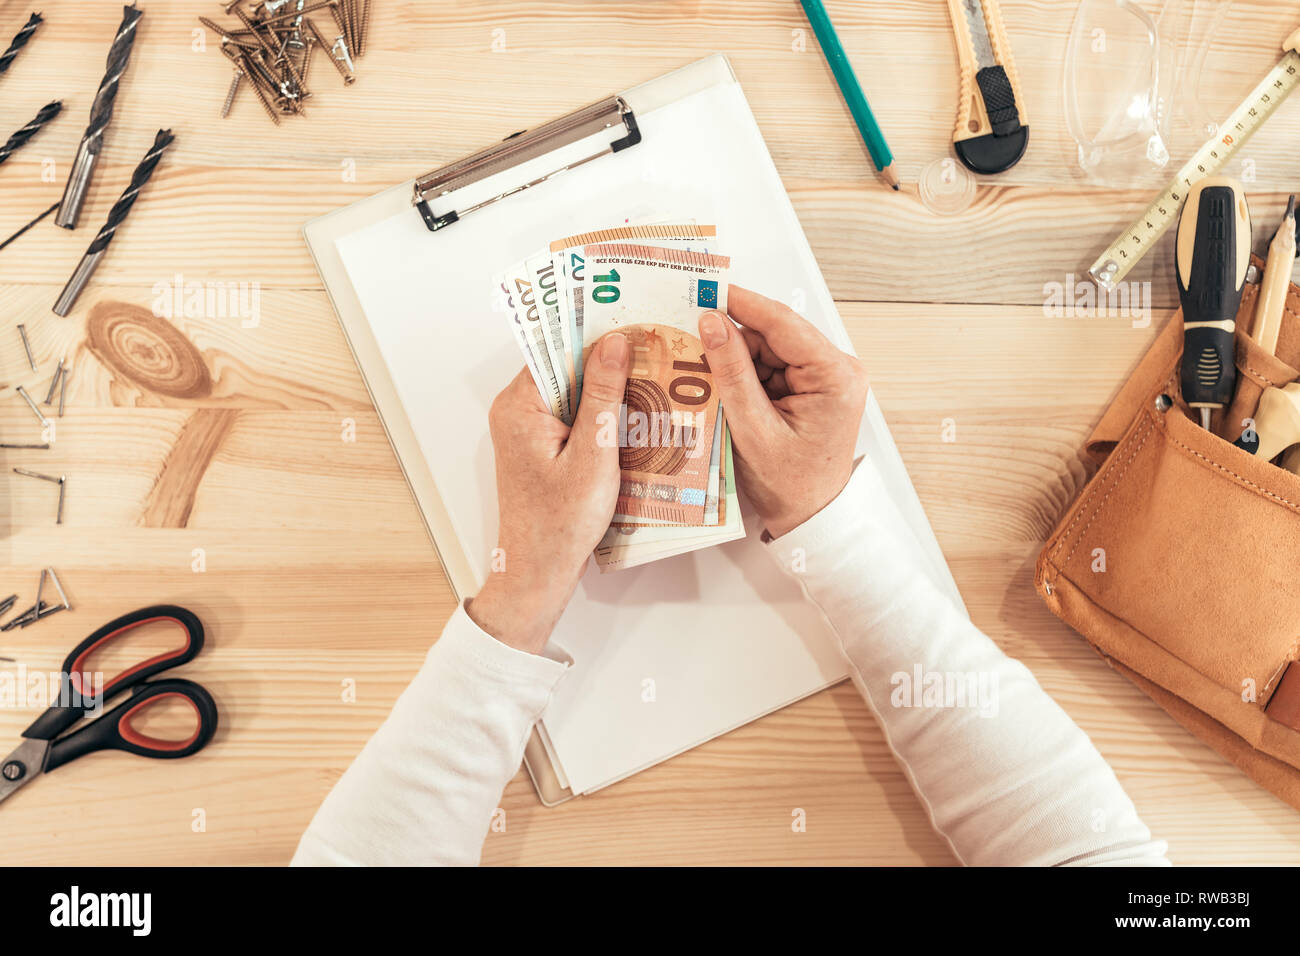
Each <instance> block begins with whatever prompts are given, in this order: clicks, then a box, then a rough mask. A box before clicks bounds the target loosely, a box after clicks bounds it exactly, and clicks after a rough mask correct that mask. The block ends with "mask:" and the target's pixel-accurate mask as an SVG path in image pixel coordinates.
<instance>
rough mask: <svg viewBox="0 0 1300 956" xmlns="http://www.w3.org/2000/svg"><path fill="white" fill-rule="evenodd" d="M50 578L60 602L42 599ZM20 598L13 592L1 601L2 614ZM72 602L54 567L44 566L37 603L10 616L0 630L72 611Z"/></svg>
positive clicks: (7, 658) (37, 592)
mask: <svg viewBox="0 0 1300 956" xmlns="http://www.w3.org/2000/svg"><path fill="white" fill-rule="evenodd" d="M47 577H48V578H49V579H50V581H51V582H53V584H54V590H56V591H58V592H59V602H60V603H58V604H46V603H45V601H44V600H42V597H41V596H42V595H43V594H44V593H45V579H46V578H47ZM17 600H18V595H17V594H11V595H9V597H7V598H5V599H4V600H3V601H0V614H8V613H9V611H10V610H11V609H12V608H13V606H14V602H15V601H17ZM71 610H72V604H71V603H70V602H69V601H68V595H67V594H65V593H64V591H63V585H62V584H60V583H59V576H58V575H57V574H55V573H54V569H53V568H43V569H42V570H41V580H40V583H38V584H37V585H36V603H35V604H33V605H32V606H31V607H29V608H28V609H27V610H25V611H22V612H20V613H19V614H17V615H16V616H14V617H12V618H10V619H9V620H8V621H7V622H5V623H4V624H3V625H0V631H12V630H13V629H14V628H15V627H27V626H28V625H29V624H35V623H36V622H37V621H40V620H43V619H44V618H47V617H49V616H50V615H51V614H57V613H59V612H60V611H71ZM3 659H4V660H13V658H11V657H6V658H3Z"/></svg>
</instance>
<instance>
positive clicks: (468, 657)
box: [429, 601, 571, 686]
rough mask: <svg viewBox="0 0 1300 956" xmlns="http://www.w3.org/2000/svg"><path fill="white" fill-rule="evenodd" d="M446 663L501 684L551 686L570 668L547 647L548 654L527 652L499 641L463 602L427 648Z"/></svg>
mask: <svg viewBox="0 0 1300 956" xmlns="http://www.w3.org/2000/svg"><path fill="white" fill-rule="evenodd" d="M429 655H430V657H433V656H434V655H437V656H438V657H439V658H441V659H442V662H443V663H444V664H445V665H448V666H451V667H452V668H454V669H456V670H461V671H477V672H479V673H482V674H483V675H484V676H485V677H490V678H492V679H495V680H498V681H501V682H504V683H512V684H513V683H538V684H543V685H546V686H554V685H555V684H557V683H559V680H560V678H561V677H563V676H564V674H565V672H566V671H568V669H569V664H570V663H571V662H570V661H567V660H559V659H556V658H557V655H555V652H554V651H552V650H551V649H550V648H549V647H548V648H547V655H548V656H542V655H540V654H529V653H528V652H527V651H521V650H518V649H516V648H513V647H510V646H509V645H507V644H502V643H501V642H500V641H498V640H497V639H496V638H495V637H493V636H492V635H491V634H489V633H488V632H487V631H485V630H483V629H482V628H481V627H479V626H478V625H477V624H475V623H474V619H473V618H471V617H470V616H469V614H468V613H467V612H466V610H465V602H464V601H462V602H461V604H460V606H459V607H457V608H456V610H455V612H454V613H453V614H452V615H451V617H450V618H449V619H448V620H447V626H446V627H445V628H444V629H443V632H442V637H440V638H438V642H437V643H436V644H434V645H433V648H432V649H431V650H430V651H429Z"/></svg>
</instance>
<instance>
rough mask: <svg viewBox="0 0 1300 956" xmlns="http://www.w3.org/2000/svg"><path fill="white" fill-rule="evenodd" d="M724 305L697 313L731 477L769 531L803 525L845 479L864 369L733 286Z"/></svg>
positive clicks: (778, 308)
mask: <svg viewBox="0 0 1300 956" xmlns="http://www.w3.org/2000/svg"><path fill="white" fill-rule="evenodd" d="M727 308H728V311H729V312H730V313H731V318H732V319H734V320H735V321H736V322H738V323H740V326H741V328H736V326H735V325H733V324H732V322H730V321H729V320H728V319H727V317H726V316H724V315H723V314H722V313H721V312H717V311H714V312H707V313H705V314H704V315H703V316H701V317H700V340H701V341H702V342H703V343H704V349H705V353H706V354H707V356H708V360H709V369H710V370H711V372H712V373H713V383H714V386H715V387H716V388H717V390H718V393H719V395H720V397H721V399H722V404H723V406H724V408H725V409H726V415H727V424H728V426H729V427H730V428H731V438H732V443H733V444H734V446H735V454H736V473H737V481H738V482H739V484H740V485H741V487H743V488H744V489H745V493H746V494H747V495H748V496H749V499H750V501H752V502H753V503H754V507H755V508H756V509H757V510H758V513H759V515H760V516H761V517H762V518H763V521H764V523H765V525H766V527H767V531H768V534H770V535H771V536H772V537H774V538H779V537H781V535H783V534H785V533H786V532H788V531H792V530H794V529H795V528H796V527H798V526H799V525H801V524H803V523H804V522H805V521H807V520H808V519H809V518H811V517H812V516H813V515H815V514H816V513H817V512H819V511H821V510H822V508H824V507H826V505H828V504H830V503H831V501H832V500H834V498H835V496H836V495H838V494H839V493H840V491H842V490H843V488H844V486H845V485H846V484H848V480H849V476H850V475H851V474H852V472H853V450H854V447H855V446H856V444H857V437H858V427H859V425H860V423H861V421H862V412H863V409H864V408H865V407H866V402H867V387H868V386H867V372H866V369H865V368H864V367H863V365H862V363H861V362H859V361H858V360H857V359H856V358H854V357H853V356H852V355H849V354H848V353H846V352H842V351H840V349H838V348H836V347H835V346H834V345H833V344H831V341H830V340H829V339H827V338H826V336H824V335H822V333H821V332H819V331H818V330H817V328H816V327H815V326H813V324H812V323H811V322H809V321H808V320H807V319H805V318H803V317H802V316H800V315H799V314H798V313H796V312H794V311H792V310H791V309H789V308H787V307H786V306H784V305H782V304H781V303H780V302H776V301H775V300H773V299H768V298H765V297H764V296H761V295H758V294H757V293H754V292H750V291H749V290H748V289H742V288H741V287H739V286H734V285H733V286H731V287H730V288H729V289H728V291H727Z"/></svg>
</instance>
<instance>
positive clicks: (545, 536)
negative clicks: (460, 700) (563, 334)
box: [466, 332, 629, 653]
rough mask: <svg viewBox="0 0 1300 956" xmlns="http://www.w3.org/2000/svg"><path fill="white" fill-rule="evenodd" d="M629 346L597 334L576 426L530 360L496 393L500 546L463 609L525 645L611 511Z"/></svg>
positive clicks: (548, 618)
mask: <svg viewBox="0 0 1300 956" xmlns="http://www.w3.org/2000/svg"><path fill="white" fill-rule="evenodd" d="M628 352H629V349H628V342H627V338H626V337H625V336H623V335H621V334H619V333H617V332H613V333H610V334H609V335H606V336H605V337H604V338H602V339H601V340H600V341H599V342H598V343H597V344H596V347H595V348H594V349H593V350H592V352H591V354H590V355H589V356H588V359H587V362H586V365H585V366H584V376H583V381H582V399H581V401H580V403H579V405H578V413H577V415H576V416H575V417H574V420H573V427H572V428H570V427H569V426H567V425H565V424H564V422H562V421H560V420H559V419H558V418H556V417H555V416H554V415H552V414H551V413H550V411H549V410H548V409H547V407H546V405H545V404H544V403H543V401H542V397H541V396H540V395H539V394H538V393H537V386H536V385H534V384H533V380H532V376H530V375H529V373H528V369H523V370H522V371H521V372H520V373H519V374H518V375H516V376H515V378H514V381H512V382H511V383H510V384H509V385H507V386H506V388H505V390H504V391H502V392H501V394H499V395H498V396H497V397H496V401H494V402H493V403H492V410H491V412H490V413H489V416H488V420H489V423H490V426H491V432H492V447H493V450H494V451H495V453H496V471H497V507H498V511H499V513H500V517H501V525H500V531H499V532H498V536H497V543H498V547H499V548H500V552H499V559H498V561H496V562H494V565H495V566H494V570H493V573H492V574H491V575H489V577H488V582H487V584H485V585H484V586H483V590H482V591H480V592H479V594H478V597H476V598H474V599H473V600H472V601H471V602H470V603H469V604H468V605H467V606H466V610H467V611H468V613H469V616H470V617H471V618H473V619H474V621H475V623H477V624H478V626H479V627H481V628H483V630H485V631H487V632H488V633H489V634H491V635H492V636H493V637H495V638H496V639H497V640H499V641H501V642H502V643H504V644H509V645H510V646H512V647H516V648H519V649H520V650H525V651H529V652H531V653H537V652H539V651H540V650H541V649H542V647H543V646H545V644H546V641H547V638H549V637H550V634H551V630H552V628H554V626H555V622H556V621H557V620H559V617H560V614H561V613H563V611H564V607H565V605H566V604H568V603H569V598H571V597H572V596H573V592H574V589H575V588H577V586H578V580H579V579H580V578H581V577H582V572H583V569H584V568H585V567H586V565H587V558H588V557H589V556H590V555H591V552H592V550H593V549H594V548H595V547H596V545H597V544H598V543H599V542H600V539H601V537H603V536H604V534H605V531H606V530H607V529H608V528H609V523H610V520H611V519H612V518H613V517H614V507H615V505H616V504H617V502H618V487H619V466H618V413H619V406H620V405H621V404H622V402H623V390H624V389H625V388H626V386H627V373H628V365H629V362H628ZM602 413H604V414H602Z"/></svg>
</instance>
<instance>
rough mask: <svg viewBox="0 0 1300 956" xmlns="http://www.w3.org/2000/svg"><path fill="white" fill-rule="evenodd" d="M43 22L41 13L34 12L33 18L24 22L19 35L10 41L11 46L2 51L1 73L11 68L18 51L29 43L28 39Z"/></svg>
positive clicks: (0, 57) (0, 59)
mask: <svg viewBox="0 0 1300 956" xmlns="http://www.w3.org/2000/svg"><path fill="white" fill-rule="evenodd" d="M43 22H44V21H42V20H41V15H40V14H39V13H33V14H32V16H31V19H29V20H28V21H27V22H26V23H25V24H23V28H22V29H21V30H19V31H18V33H17V35H16V36H15V37H14V38H13V40H12V41H11V42H10V43H9V48H8V49H7V50H5V51H4V53H0V73H4V72H6V71H7V70H8V69H9V64H10V63H12V62H13V61H14V57H16V56H17V55H18V51H19V50H21V49H22V48H23V47H25V46H26V45H27V41H28V40H30V39H31V38H32V34H33V33H35V32H36V28H37V27H39V26H40V25H41V23H43Z"/></svg>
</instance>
